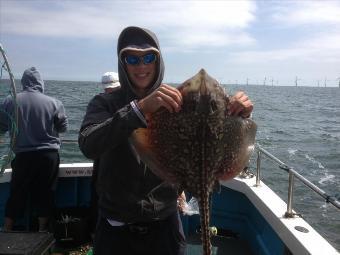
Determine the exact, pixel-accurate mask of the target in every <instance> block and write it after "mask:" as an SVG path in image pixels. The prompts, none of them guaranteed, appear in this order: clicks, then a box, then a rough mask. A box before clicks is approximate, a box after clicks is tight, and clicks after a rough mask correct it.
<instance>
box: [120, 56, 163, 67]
mask: <svg viewBox="0 0 340 255" xmlns="http://www.w3.org/2000/svg"><path fill="white" fill-rule="evenodd" d="M156 59H157V55H156V54H155V53H148V54H146V55H144V56H136V55H127V56H126V57H125V63H126V64H129V65H133V66H136V65H139V64H140V62H141V61H143V63H144V65H148V64H151V63H153V62H155V61H156Z"/></svg>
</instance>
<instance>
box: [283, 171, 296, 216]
mask: <svg viewBox="0 0 340 255" xmlns="http://www.w3.org/2000/svg"><path fill="white" fill-rule="evenodd" d="M293 194H294V174H293V172H292V171H289V186H288V202H287V212H286V213H285V217H287V218H291V217H293Z"/></svg>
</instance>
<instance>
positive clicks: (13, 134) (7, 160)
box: [0, 43, 18, 176]
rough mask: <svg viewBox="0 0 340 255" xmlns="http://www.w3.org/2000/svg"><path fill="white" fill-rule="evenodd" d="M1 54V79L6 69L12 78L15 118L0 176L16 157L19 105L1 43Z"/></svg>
mask: <svg viewBox="0 0 340 255" xmlns="http://www.w3.org/2000/svg"><path fill="white" fill-rule="evenodd" d="M0 52H1V55H2V58H3V59H4V61H5V62H4V64H3V65H2V66H1V77H0V78H2V70H3V69H4V70H5V71H7V72H8V74H9V78H10V86H11V96H12V97H13V103H14V104H13V106H14V108H13V114H14V116H10V117H12V118H11V122H12V124H11V132H10V136H11V137H10V139H11V140H10V146H9V150H8V153H7V155H4V156H3V157H2V159H4V160H3V162H2V164H1V169H0V176H1V175H2V174H3V173H4V171H5V167H6V166H7V165H8V164H9V163H10V162H11V160H12V158H13V156H14V153H13V150H12V148H13V146H14V144H15V140H16V136H17V126H18V105H17V100H16V99H17V91H16V87H15V81H14V75H13V73H12V71H11V67H10V65H9V62H8V59H7V56H6V53H5V50H4V48H3V47H2V44H1V43H0Z"/></svg>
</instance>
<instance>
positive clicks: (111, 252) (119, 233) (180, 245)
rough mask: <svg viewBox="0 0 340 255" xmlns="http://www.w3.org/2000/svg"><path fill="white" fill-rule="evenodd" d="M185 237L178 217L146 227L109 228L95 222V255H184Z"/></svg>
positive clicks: (140, 225) (145, 225) (103, 221)
mask: <svg viewBox="0 0 340 255" xmlns="http://www.w3.org/2000/svg"><path fill="white" fill-rule="evenodd" d="M185 246H186V243H185V237H184V234H183V228H182V222H181V219H180V217H179V214H178V213H175V214H174V215H172V216H170V217H168V218H167V219H165V220H163V221H157V222H152V223H149V224H146V223H143V224H131V225H129V224H128V225H124V226H119V227H113V226H111V225H110V224H109V223H108V222H107V220H106V219H104V218H100V219H99V220H98V224H97V228H96V233H95V240H94V254H95V255H115V254H117V255H118V254H127V255H184V253H185Z"/></svg>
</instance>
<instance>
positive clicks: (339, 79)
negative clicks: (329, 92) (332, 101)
mask: <svg viewBox="0 0 340 255" xmlns="http://www.w3.org/2000/svg"><path fill="white" fill-rule="evenodd" d="M337 80H338V81H339V88H340V77H339V78H338V79H337Z"/></svg>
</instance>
